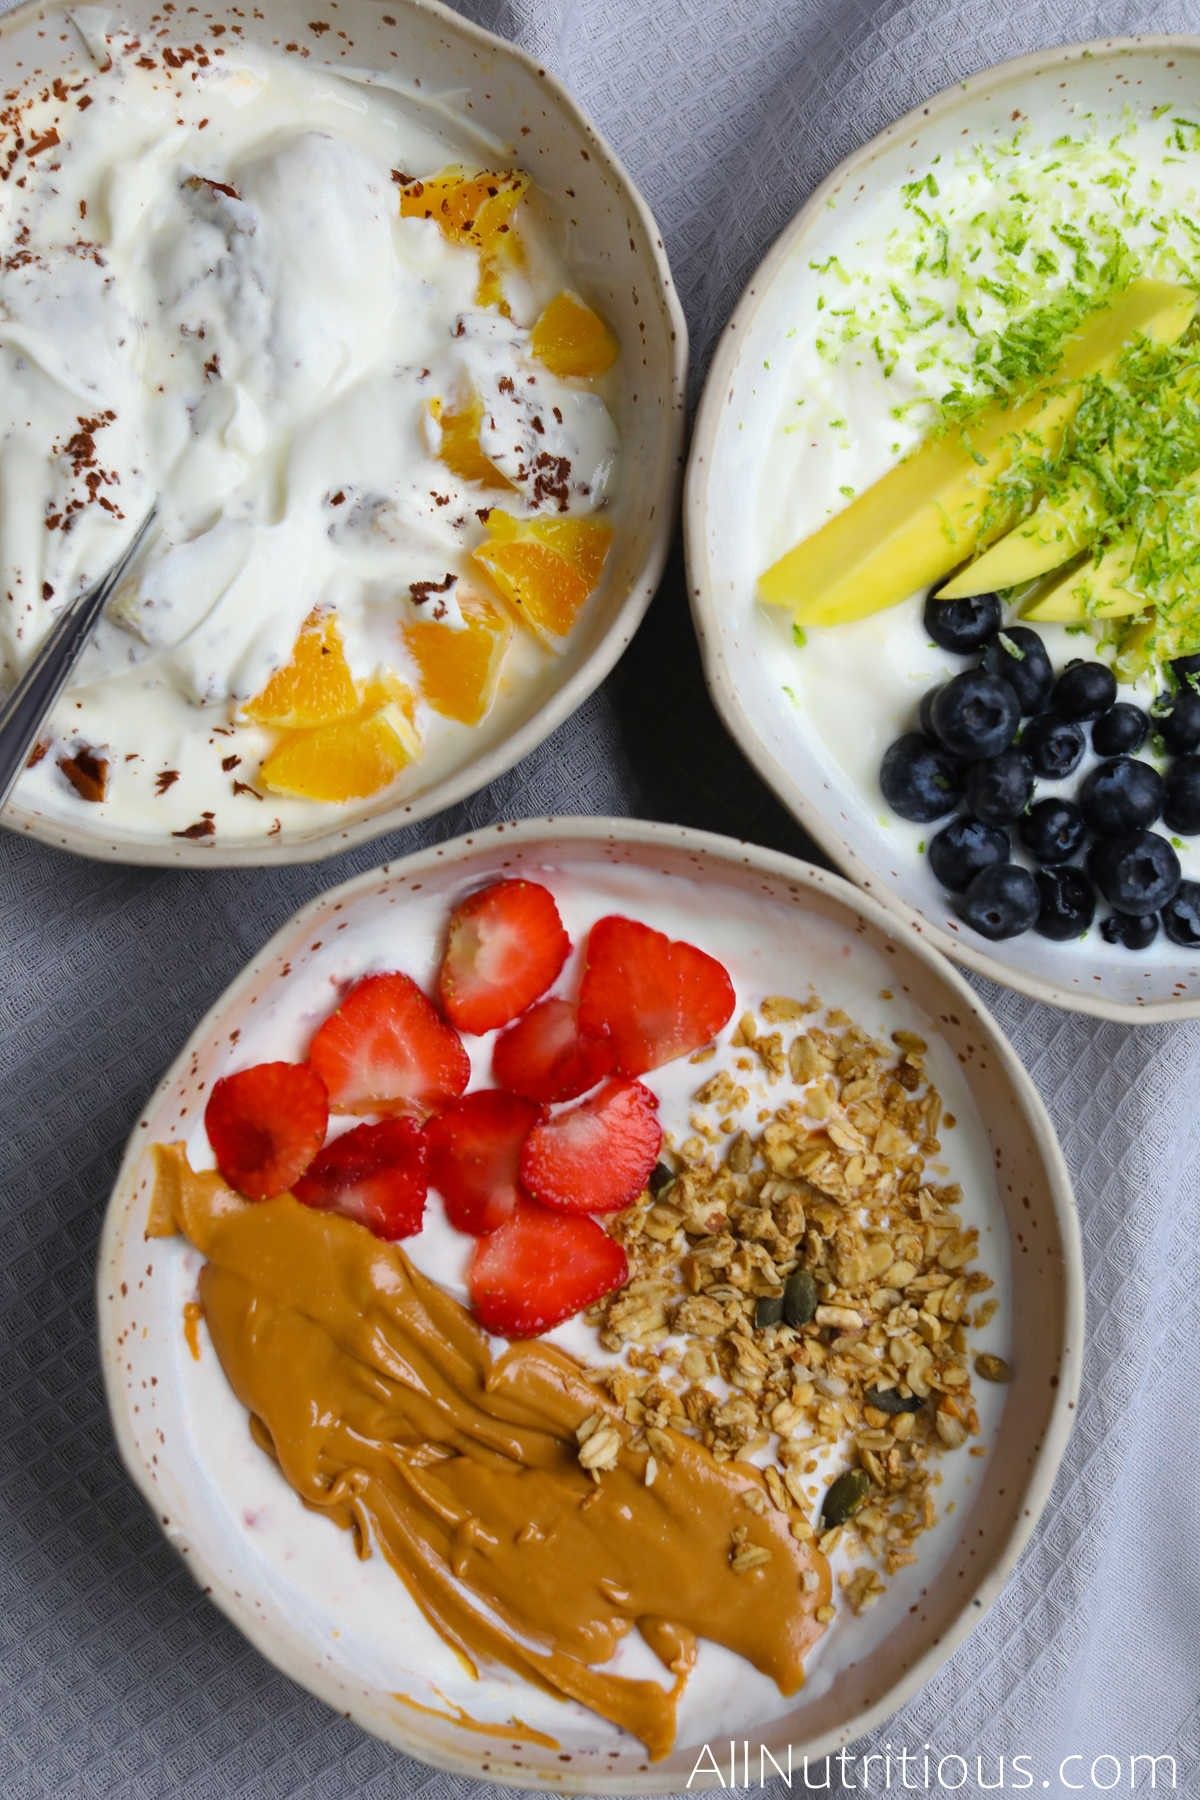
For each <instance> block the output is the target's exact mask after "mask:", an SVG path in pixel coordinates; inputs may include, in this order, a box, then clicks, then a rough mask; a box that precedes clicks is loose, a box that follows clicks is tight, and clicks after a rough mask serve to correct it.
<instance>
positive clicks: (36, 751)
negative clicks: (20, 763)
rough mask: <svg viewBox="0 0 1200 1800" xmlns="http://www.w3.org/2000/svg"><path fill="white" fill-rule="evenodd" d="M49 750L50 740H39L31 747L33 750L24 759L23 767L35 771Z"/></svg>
mask: <svg viewBox="0 0 1200 1800" xmlns="http://www.w3.org/2000/svg"><path fill="white" fill-rule="evenodd" d="M49 748H50V739H49V738H39V739H38V740H37V742H36V744H35V745H34V746H33V749H32V750H31V751H30V752H29V755H28V756H27V757H26V758H25V767H26V768H27V769H36V768H37V766H38V764H39V763H40V762H41V760H42V758H43V757H44V756H45V754H46V752H47V750H49Z"/></svg>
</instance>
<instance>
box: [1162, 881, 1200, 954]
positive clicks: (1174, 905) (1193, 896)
mask: <svg viewBox="0 0 1200 1800" xmlns="http://www.w3.org/2000/svg"><path fill="white" fill-rule="evenodd" d="M1162 922H1163V930H1164V931H1165V932H1166V934H1167V936H1168V937H1169V938H1170V940H1171V942H1172V943H1173V944H1186V945H1187V947H1188V949H1189V950H1190V949H1194V948H1195V946H1196V945H1197V944H1200V881H1181V882H1180V884H1179V888H1178V891H1177V892H1176V893H1175V895H1174V896H1173V898H1172V899H1170V900H1168V902H1167V904H1166V905H1165V906H1164V907H1163V909H1162Z"/></svg>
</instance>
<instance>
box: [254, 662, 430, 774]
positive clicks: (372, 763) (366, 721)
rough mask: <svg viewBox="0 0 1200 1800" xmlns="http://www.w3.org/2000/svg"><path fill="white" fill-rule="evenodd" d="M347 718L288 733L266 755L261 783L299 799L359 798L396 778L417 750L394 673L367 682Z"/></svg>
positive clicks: (408, 701) (407, 704)
mask: <svg viewBox="0 0 1200 1800" xmlns="http://www.w3.org/2000/svg"><path fill="white" fill-rule="evenodd" d="M363 699H364V705H363V710H362V711H361V712H360V713H359V714H357V715H356V716H355V717H354V718H351V719H341V720H339V721H338V722H337V723H336V724H333V725H321V726H318V727H317V729H316V730H315V731H294V732H289V733H287V735H286V736H284V737H283V738H281V739H280V741H279V743H278V744H277V745H276V746H275V748H274V750H272V751H271V753H270V755H269V756H267V757H266V758H265V759H264V761H263V765H262V769H261V771H260V776H261V779H262V782H263V785H264V786H265V787H268V788H270V789H271V790H272V791H273V792H274V793H277V794H292V795H295V796H296V797H297V798H298V799H301V800H323V801H330V802H336V801H342V800H362V799H365V798H366V796H367V795H368V794H375V793H378V791H379V789H380V788H384V787H387V785H388V784H389V782H392V781H394V780H395V778H396V776H397V775H398V774H399V773H400V771H401V769H403V768H404V767H405V766H406V765H407V764H408V763H410V762H411V761H412V760H413V758H414V757H415V756H416V754H417V752H418V750H419V748H420V740H419V739H418V737H417V734H416V728H415V726H414V724H413V697H412V695H411V694H410V693H409V691H408V689H407V688H405V687H403V686H402V685H401V684H400V683H399V682H397V681H396V680H395V678H394V677H390V676H384V677H382V678H380V679H377V680H375V681H372V682H368V683H367V685H366V687H365V689H364V694H363Z"/></svg>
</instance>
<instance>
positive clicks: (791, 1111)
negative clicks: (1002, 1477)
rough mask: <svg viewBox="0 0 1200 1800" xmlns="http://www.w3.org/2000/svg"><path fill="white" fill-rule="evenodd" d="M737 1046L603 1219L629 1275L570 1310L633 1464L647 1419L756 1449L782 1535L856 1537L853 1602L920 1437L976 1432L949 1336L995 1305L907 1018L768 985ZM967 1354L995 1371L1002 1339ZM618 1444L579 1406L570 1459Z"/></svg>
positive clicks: (926, 1486) (844, 1580) (720, 1447)
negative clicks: (861, 1018) (663, 1148)
mask: <svg viewBox="0 0 1200 1800" xmlns="http://www.w3.org/2000/svg"><path fill="white" fill-rule="evenodd" d="M732 1045H733V1056H732V1060H731V1063H730V1065H729V1066H728V1067H725V1068H723V1069H722V1070H721V1071H720V1072H718V1073H716V1074H714V1075H713V1076H712V1077H711V1078H710V1079H709V1080H707V1081H706V1082H705V1083H704V1084H703V1086H701V1087H700V1088H699V1090H698V1091H697V1093H696V1094H695V1096H694V1101H693V1106H692V1111H691V1117H690V1127H691V1130H690V1135H689V1136H688V1137H687V1138H686V1139H685V1140H684V1141H683V1142H670V1144H669V1148H668V1154H669V1157H670V1162H669V1163H665V1164H663V1165H660V1168H659V1169H658V1170H657V1171H656V1174H655V1179H654V1180H653V1182H652V1184H651V1189H649V1190H648V1191H647V1192H646V1193H644V1194H643V1195H642V1196H641V1198H640V1200H638V1201H637V1202H636V1203H635V1204H634V1205H633V1206H632V1207H630V1208H629V1210H628V1211H627V1212H625V1213H623V1214H622V1215H620V1217H619V1218H618V1219H617V1220H616V1221H615V1222H614V1225H613V1231H614V1234H615V1235H616V1236H617V1237H618V1238H619V1239H620V1241H621V1242H622V1243H623V1244H624V1246H625V1248H626V1251H627V1254H628V1257H629V1265H630V1279H629V1281H628V1283H627V1284H626V1286H625V1287H623V1288H622V1289H621V1290H620V1291H619V1292H617V1293H615V1294H612V1295H610V1296H608V1297H607V1298H606V1299H604V1300H603V1301H601V1302H599V1303H598V1304H597V1305H596V1306H595V1307H594V1308H593V1309H592V1310H591V1312H590V1314H589V1315H588V1316H589V1318H590V1319H591V1320H592V1322H593V1323H594V1324H595V1325H596V1327H597V1329H598V1332H599V1337H600V1342H601V1344H602V1345H603V1346H604V1348H605V1349H606V1350H609V1351H612V1352H621V1353H622V1355H621V1360H620V1362H618V1363H616V1364H614V1365H613V1366H611V1367H609V1368H608V1369H606V1370H604V1371H601V1372H600V1374H599V1379H600V1380H601V1381H603V1382H604V1383H605V1384H606V1386H607V1388H608V1390H609V1392H610V1393H611V1395H612V1397H613V1400H614V1402H615V1403H616V1406H617V1408H618V1409H619V1412H620V1414H623V1418H624V1422H625V1426H626V1427H627V1428H628V1431H629V1433H630V1438H631V1441H634V1442H642V1441H644V1442H645V1443H646V1444H647V1445H648V1447H649V1449H650V1451H651V1453H652V1454H651V1465H650V1467H649V1468H648V1478H649V1479H653V1459H654V1457H655V1456H659V1455H662V1454H664V1453H665V1451H666V1450H669V1445H670V1439H669V1437H668V1436H667V1435H666V1433H665V1431H664V1427H666V1426H671V1427H674V1428H675V1429H678V1430H682V1431H686V1432H689V1433H691V1434H692V1435H694V1436H696V1437H698V1438H700V1439H701V1440H702V1441H703V1442H704V1443H705V1444H706V1445H707V1446H708V1447H709V1448H710V1449H711V1451H712V1453H713V1455H714V1456H715V1457H717V1458H718V1459H721V1460H724V1459H727V1458H730V1457H744V1456H751V1455H753V1456H754V1459H755V1460H756V1461H760V1462H763V1461H764V1459H765V1466H764V1478H765V1482H766V1487H767V1492H768V1494H769V1496H770V1499H771V1501H772V1502H773V1503H774V1504H775V1505H776V1506H777V1507H779V1508H781V1509H782V1510H784V1511H786V1512H787V1513H789V1515H790V1516H791V1528H792V1531H793V1533H794V1535H795V1536H796V1537H797V1538H798V1539H807V1538H812V1537H814V1536H815V1537H817V1538H818V1539H819V1542H820V1546H821V1548H822V1549H823V1550H824V1551H825V1552H826V1553H828V1552H829V1551H830V1550H832V1549H833V1548H834V1546H835V1545H837V1544H838V1543H839V1542H842V1543H844V1544H845V1546H846V1548H847V1549H848V1550H849V1551H850V1552H851V1561H852V1562H856V1563H857V1566H854V1567H853V1568H852V1569H850V1570H847V1571H844V1572H843V1573H842V1575H841V1576H840V1577H839V1580H840V1583H841V1587H842V1590H843V1593H844V1594H845V1596H846V1598H847V1600H848V1601H849V1603H850V1604H851V1605H852V1606H854V1607H855V1609H856V1610H863V1609H864V1608H865V1607H867V1606H869V1605H870V1604H871V1602H872V1601H873V1600H874V1599H875V1598H877V1597H878V1595H879V1594H880V1593H881V1592H882V1591H883V1586H884V1584H883V1580H882V1574H881V1571H882V1572H886V1573H889V1574H890V1573H894V1572H895V1571H896V1570H898V1569H900V1568H902V1567H904V1566H905V1565H906V1564H908V1563H911V1562H913V1561H914V1560H915V1557H914V1554H913V1549H912V1546H913V1543H914V1540H915V1539H916V1538H917V1536H918V1535H919V1534H920V1533H921V1532H922V1531H924V1530H925V1529H926V1528H927V1527H928V1526H929V1525H931V1524H932V1523H933V1520H934V1517H935V1507H934V1489H935V1487H936V1486H937V1484H938V1483H939V1481H940V1479H941V1477H940V1473H939V1471H938V1466H937V1465H938V1460H939V1454H940V1453H941V1452H943V1451H946V1450H954V1449H958V1448H959V1447H960V1446H963V1445H965V1444H967V1442H968V1440H969V1439H970V1438H971V1436H972V1435H973V1434H974V1433H976V1432H977V1430H978V1425H979V1421H978V1416H977V1413H976V1410H975V1404H974V1399H973V1395H972V1385H971V1383H972V1370H971V1366H970V1363H969V1352H968V1342H967V1335H968V1331H969V1329H970V1328H971V1327H972V1326H980V1325H982V1324H984V1323H986V1321H987V1320H988V1319H989V1318H990V1317H991V1316H992V1314H993V1313H994V1311H995V1301H994V1300H991V1299H983V1298H982V1296H983V1294H984V1293H985V1291H986V1290H987V1289H988V1288H990V1286H991V1285H992V1284H991V1281H990V1279H989V1277H988V1276H987V1275H986V1274H984V1273H983V1272H982V1271H981V1270H980V1269H978V1268H977V1267H975V1266H973V1265H974V1264H975V1259H976V1255H977V1250H978V1244H977V1233H976V1232H975V1231H974V1230H969V1229H967V1228H965V1227H964V1225H963V1223H962V1220H961V1218H960V1216H959V1213H958V1210H957V1209H958V1206H959V1203H960V1201H961V1199H962V1193H961V1190H960V1189H959V1188H958V1187H957V1186H956V1185H954V1184H950V1183H945V1182H942V1183H939V1182H937V1181H935V1180H934V1179H932V1177H931V1172H930V1167H929V1165H930V1163H931V1162H932V1161H933V1160H934V1159H935V1158H936V1157H937V1156H938V1154H939V1151H940V1148H941V1146H940V1140H939V1136H938V1133H939V1130H940V1129H941V1128H942V1127H943V1125H952V1124H953V1120H952V1119H949V1118H944V1117H943V1112H942V1103H941V1100H940V1097H939V1095H938V1094H937V1092H936V1091H935V1089H934V1088H933V1087H932V1086H931V1085H930V1082H929V1080H928V1076H927V1073H926V1069H925V1061H924V1056H925V1049H926V1046H925V1044H924V1043H923V1042H922V1040H921V1039H920V1038H918V1037H916V1036H914V1035H912V1034H910V1033H908V1032H904V1031H897V1032H895V1033H894V1034H893V1038H892V1041H891V1043H888V1044H884V1043H880V1042H877V1041H875V1040H874V1039H872V1038H871V1037H869V1036H868V1035H866V1034H865V1033H864V1032H863V1031H861V1030H860V1029H859V1028H858V1027H857V1026H856V1025H855V1024H854V1022H853V1021H852V1020H851V1019H850V1018H848V1017H847V1016H846V1015H845V1014H844V1013H841V1012H837V1011H830V1012H822V1008H821V1005H820V1002H819V1001H816V1000H812V1001H808V1002H802V1001H797V1000H790V999H784V998H772V999H768V1000H766V1001H764V1002H763V1004H762V1006H761V1008H760V1012H759V1016H758V1017H755V1016H754V1015H753V1014H749V1013H747V1014H746V1015H744V1016H743V1017H742V1019H741V1020H740V1022H739V1023H738V1025H737V1027H736V1030H735V1032H734V1035H733V1040H732ZM713 1054H714V1052H713V1051H712V1050H711V1049H709V1050H706V1051H703V1052H700V1053H699V1054H698V1056H697V1057H696V1058H693V1061H700V1060H703V1059H707V1058H710V1057H711V1056H712V1055H713ZM784 1085H786V1087H787V1090H788V1092H787V1097H786V1098H781V1097H780V1096H779V1095H778V1092H776V1093H774V1094H773V1093H772V1090H773V1089H775V1090H778V1089H779V1088H781V1087H782V1086H784ZM976 1372H978V1373H980V1374H982V1375H985V1376H987V1377H988V1378H989V1379H1006V1378H1007V1374H1008V1370H1007V1367H1006V1365H1004V1364H1003V1362H1002V1361H1001V1359H1000V1358H998V1357H984V1358H981V1359H979V1362H978V1363H977V1364H976ZM588 1423H591V1422H590V1421H589V1422H588ZM597 1437H599V1438H600V1440H601V1441H600V1442H597V1441H596V1439H597ZM620 1443H621V1434H620V1432H619V1431H618V1429H617V1428H616V1426H614V1425H613V1424H611V1423H610V1422H607V1421H606V1422H605V1423H604V1424H600V1423H599V1422H598V1421H597V1422H596V1430H595V1433H594V1434H592V1435H586V1441H585V1442H584V1443H583V1444H582V1445H581V1458H582V1459H583V1460H584V1462H585V1465H586V1466H589V1467H592V1468H594V1469H596V1470H597V1471H599V1470H600V1469H602V1468H603V1467H604V1466H605V1459H606V1458H607V1457H609V1456H611V1457H612V1459H613V1460H614V1461H615V1458H616V1455H617V1451H618V1449H619V1447H620ZM979 1453H980V1454H982V1452H979ZM839 1465H844V1466H843V1468H842V1474H841V1476H840V1477H839V1479H837V1480H834V1481H832V1484H831V1477H832V1475H833V1474H834V1473H836V1471H837V1468H838V1466H839ZM741 1548H742V1547H741V1546H738V1545H731V1560H732V1559H735V1558H736V1557H737V1555H738V1554H739V1551H740V1549H741ZM750 1548H753V1546H750Z"/></svg>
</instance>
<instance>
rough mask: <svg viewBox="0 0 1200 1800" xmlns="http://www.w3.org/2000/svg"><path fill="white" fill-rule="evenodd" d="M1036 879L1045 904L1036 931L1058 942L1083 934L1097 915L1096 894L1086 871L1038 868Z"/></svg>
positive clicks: (1035, 927) (1068, 867) (1042, 901)
mask: <svg viewBox="0 0 1200 1800" xmlns="http://www.w3.org/2000/svg"><path fill="white" fill-rule="evenodd" d="M1034 880H1035V881H1036V882H1037V889H1038V895H1039V897H1040V899H1041V903H1042V904H1041V910H1040V911H1039V913H1038V916H1037V923H1036V925H1035V926H1034V930H1035V931H1037V932H1039V933H1040V934H1041V936H1042V937H1046V938H1053V939H1054V941H1055V943H1059V944H1061V943H1065V942H1066V940H1067V939H1068V938H1077V937H1082V936H1083V934H1084V932H1085V931H1086V930H1087V928H1088V926H1089V925H1090V924H1091V922H1092V920H1093V918H1094V917H1095V914H1096V896H1095V894H1094V893H1093V891H1092V884H1091V882H1090V881H1089V880H1088V878H1087V876H1086V875H1085V874H1084V872H1083V870H1082V869H1073V868H1071V867H1070V865H1065V866H1064V867H1063V868H1061V869H1039V870H1038V871H1037V874H1036V875H1035V876H1034Z"/></svg>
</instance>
